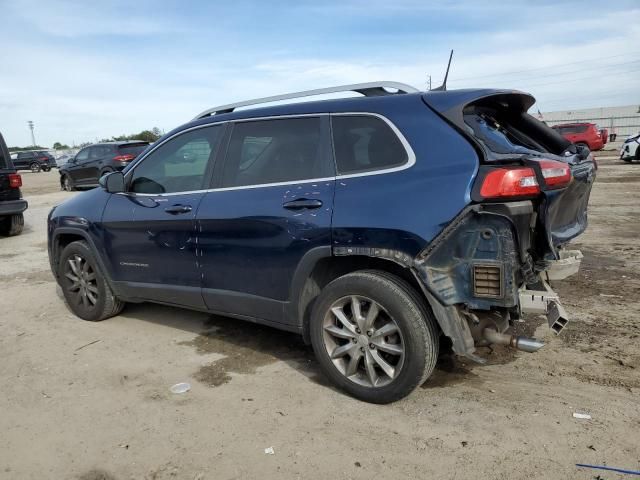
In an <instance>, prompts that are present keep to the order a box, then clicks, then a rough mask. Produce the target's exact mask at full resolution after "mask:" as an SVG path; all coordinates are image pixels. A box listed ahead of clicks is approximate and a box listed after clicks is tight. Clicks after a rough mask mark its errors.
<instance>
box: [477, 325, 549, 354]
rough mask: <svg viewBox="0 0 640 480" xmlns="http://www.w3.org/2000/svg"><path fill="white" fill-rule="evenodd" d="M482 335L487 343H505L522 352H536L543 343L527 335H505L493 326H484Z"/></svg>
mask: <svg viewBox="0 0 640 480" xmlns="http://www.w3.org/2000/svg"><path fill="white" fill-rule="evenodd" d="M482 336H483V337H484V338H485V339H486V340H487V341H488V342H489V343H496V344H498V345H507V346H510V347H513V348H516V349H518V350H522V351H523V352H530V353H532V352H537V351H538V350H540V349H541V348H542V347H544V343H543V342H541V341H540V340H536V339H535V338H529V337H516V336H515V335H507V334H506V333H500V332H498V331H496V330H494V329H493V328H485V329H484V330H483V331H482Z"/></svg>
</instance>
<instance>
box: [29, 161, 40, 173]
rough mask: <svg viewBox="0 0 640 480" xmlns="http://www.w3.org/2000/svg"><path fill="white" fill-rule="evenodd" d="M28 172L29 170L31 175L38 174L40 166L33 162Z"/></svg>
mask: <svg viewBox="0 0 640 480" xmlns="http://www.w3.org/2000/svg"><path fill="white" fill-rule="evenodd" d="M29 170H31V171H32V172H33V173H38V172H39V171H40V164H39V163H37V162H33V163H32V164H30V165H29Z"/></svg>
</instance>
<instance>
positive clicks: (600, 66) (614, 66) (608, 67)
mask: <svg viewBox="0 0 640 480" xmlns="http://www.w3.org/2000/svg"><path fill="white" fill-rule="evenodd" d="M636 63H640V60H632V61H630V62H621V63H609V64H606V65H599V66H593V67H587V68H579V69H577V70H570V71H568V72H554V73H549V74H545V75H536V76H535V79H536V80H537V79H538V78H555V77H558V76H562V75H573V74H575V73H580V72H588V71H590V70H598V71H599V72H602V71H603V70H605V71H606V70H609V69H611V68H614V69H615V68H618V67H622V66H625V65H631V64H636ZM531 78H534V77H525V78H523V79H521V80H528V79H531ZM508 81H510V82H518V81H520V80H518V79H515V80H513V79H511V80H508Z"/></svg>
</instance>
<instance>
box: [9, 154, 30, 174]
mask: <svg viewBox="0 0 640 480" xmlns="http://www.w3.org/2000/svg"><path fill="white" fill-rule="evenodd" d="M33 160H34V154H33V152H19V153H18V157H17V158H16V160H15V162H14V165H13V166H14V167H16V169H17V170H27V169H29V165H31V162H33Z"/></svg>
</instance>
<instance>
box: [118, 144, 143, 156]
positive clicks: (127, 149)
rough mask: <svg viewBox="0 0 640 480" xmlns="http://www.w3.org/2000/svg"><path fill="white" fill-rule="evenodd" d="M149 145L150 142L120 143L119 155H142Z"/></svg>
mask: <svg viewBox="0 0 640 480" xmlns="http://www.w3.org/2000/svg"><path fill="white" fill-rule="evenodd" d="M148 146H149V144H148V143H140V144H138V143H136V144H133V145H120V146H119V147H118V154H119V155H133V156H136V157H137V156H138V155H140V154H141V153H142V152H143V151H144V149H145V148H147V147H148Z"/></svg>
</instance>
